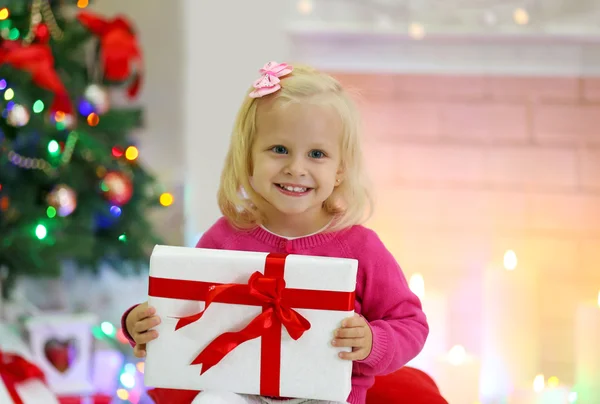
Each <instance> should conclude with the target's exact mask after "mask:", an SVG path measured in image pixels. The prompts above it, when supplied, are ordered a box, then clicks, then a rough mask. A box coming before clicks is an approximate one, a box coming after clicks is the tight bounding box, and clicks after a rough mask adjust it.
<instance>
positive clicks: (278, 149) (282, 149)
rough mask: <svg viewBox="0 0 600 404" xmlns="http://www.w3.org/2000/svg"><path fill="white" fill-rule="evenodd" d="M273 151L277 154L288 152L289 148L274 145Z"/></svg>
mask: <svg viewBox="0 0 600 404" xmlns="http://www.w3.org/2000/svg"><path fill="white" fill-rule="evenodd" d="M271 151H272V152H273V153H277V154H287V149H286V148H285V147H284V146H273V148H272V149H271Z"/></svg>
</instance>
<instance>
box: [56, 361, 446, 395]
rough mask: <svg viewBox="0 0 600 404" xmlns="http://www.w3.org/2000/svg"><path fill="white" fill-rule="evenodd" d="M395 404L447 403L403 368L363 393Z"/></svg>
mask: <svg viewBox="0 0 600 404" xmlns="http://www.w3.org/2000/svg"><path fill="white" fill-rule="evenodd" d="M148 393H149V395H150V397H152V399H153V400H154V402H155V403H156V404H190V403H191V402H192V401H193V400H194V398H195V397H196V395H197V394H198V392H197V391H186V390H170V389H154V390H150V391H149V392H148ZM396 403H398V404H407V403H410V404H448V401H446V400H445V399H444V398H443V397H442V395H441V394H440V391H439V389H438V387H437V385H436V384H435V382H434V381H433V379H432V378H431V377H429V376H428V375H427V374H425V373H423V372H422V371H420V370H418V369H413V368H410V367H403V368H402V369H400V370H398V371H397V372H395V373H392V374H390V375H387V376H379V377H376V378H375V385H374V386H373V387H372V388H371V389H370V390H369V391H368V392H367V404H396ZM61 404H63V403H61ZM65 404H66V403H65ZM69 404H70V403H69Z"/></svg>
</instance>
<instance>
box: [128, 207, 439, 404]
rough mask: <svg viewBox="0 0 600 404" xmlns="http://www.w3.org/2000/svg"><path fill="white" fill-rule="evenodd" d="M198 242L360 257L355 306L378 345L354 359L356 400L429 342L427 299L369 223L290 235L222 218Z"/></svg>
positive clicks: (207, 245) (354, 403) (353, 402)
mask: <svg viewBox="0 0 600 404" xmlns="http://www.w3.org/2000/svg"><path fill="white" fill-rule="evenodd" d="M197 247H199V248H213V249H223V250H238V251H261V252H275V253H276V252H286V253H290V254H302V255H313V256H326V257H340V258H354V259H357V260H358V263H359V264H358V278H357V282H356V302H355V311H356V312H357V313H358V314H360V315H362V316H363V317H364V318H366V319H367V321H368V322H369V325H370V327H371V330H372V331H373V348H372V350H371V353H370V355H369V356H368V357H367V358H366V359H364V360H363V361H358V362H354V364H353V371H352V392H351V393H350V396H349V397H348V401H349V403H350V404H364V403H365V401H366V395H367V389H369V388H370V387H371V386H372V385H373V383H374V379H375V376H378V375H384V374H388V373H392V372H394V371H396V370H398V369H399V368H401V367H402V366H404V365H405V364H406V363H407V362H408V361H410V360H411V359H412V358H414V357H415V356H416V355H417V354H418V353H419V352H420V351H421V349H422V348H423V345H424V344H425V339H426V338H427V335H428V333H429V327H428V325H427V321H426V318H425V314H424V313H423V311H422V309H421V302H420V301H419V299H418V297H417V296H415V295H414V294H413V293H412V292H411V290H410V289H409V288H408V284H407V282H406V278H405V277H404V275H403V273H402V270H401V269H400V267H399V265H398V263H397V262H396V260H395V259H394V257H393V256H392V254H391V253H390V252H389V251H388V250H387V249H386V248H385V246H384V245H383V243H382V242H381V240H380V239H379V237H378V236H377V234H376V233H375V232H374V231H372V230H370V229H367V228H365V227H363V226H353V227H351V228H349V229H346V230H342V231H339V232H325V233H318V234H315V235H312V236H307V237H301V238H297V239H292V240H288V239H286V238H282V237H279V236H276V235H274V234H272V233H269V232H268V231H266V230H264V229H262V228H260V227H257V228H255V229H253V230H251V231H239V230H236V229H234V228H233V227H232V226H231V225H230V224H229V223H228V222H227V220H226V219H225V218H221V219H219V220H218V221H217V222H216V223H215V224H214V225H213V226H212V227H211V228H210V229H209V230H208V231H206V233H204V235H203V236H202V238H201V239H200V241H199V242H198V244H197ZM128 312H129V310H128ZM128 312H127V313H125V315H124V316H123V322H124V320H125V317H126V315H127V314H128ZM123 325H124V324H123ZM123 329H124V330H126V328H125V327H123Z"/></svg>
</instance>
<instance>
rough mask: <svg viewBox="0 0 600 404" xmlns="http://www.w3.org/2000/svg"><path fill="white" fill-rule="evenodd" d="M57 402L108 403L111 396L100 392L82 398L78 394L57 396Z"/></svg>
mask: <svg viewBox="0 0 600 404" xmlns="http://www.w3.org/2000/svg"><path fill="white" fill-rule="evenodd" d="M86 400H87V401H86ZM58 402H59V403H60V404H83V403H86V404H88V403H89V404H110V403H111V402H112V397H110V396H105V395H102V394H96V395H95V396H93V397H89V398H88V397H86V398H83V397H80V396H69V397H58Z"/></svg>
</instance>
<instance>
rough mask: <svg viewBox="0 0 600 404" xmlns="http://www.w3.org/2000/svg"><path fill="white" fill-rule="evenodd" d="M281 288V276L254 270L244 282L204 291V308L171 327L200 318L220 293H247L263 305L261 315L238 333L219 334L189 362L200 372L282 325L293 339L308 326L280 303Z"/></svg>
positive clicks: (301, 318) (307, 323) (183, 325)
mask: <svg viewBox="0 0 600 404" xmlns="http://www.w3.org/2000/svg"><path fill="white" fill-rule="evenodd" d="M284 289H285V280H283V279H282V278H271V277H268V276H265V275H263V274H261V273H260V272H255V273H254V274H252V276H251V277H250V280H249V281H248V285H240V284H231V285H220V286H215V287H214V288H213V289H212V290H211V291H210V292H208V296H207V297H206V306H205V308H204V311H202V312H200V313H198V314H194V315H192V316H187V317H183V318H181V319H180V320H179V321H178V322H177V326H176V327H175V330H178V329H180V328H182V327H185V326H186V325H189V324H191V323H193V322H195V321H198V320H200V318H202V315H203V314H204V313H205V312H206V310H208V307H209V306H210V305H211V303H213V301H215V299H217V298H218V296H219V295H220V294H221V293H227V292H230V293H235V294H249V295H250V296H252V297H254V298H256V300H257V301H258V302H260V303H262V305H263V312H262V314H260V315H258V316H257V317H256V318H254V320H252V321H251V322H250V324H248V325H247V326H246V328H244V329H243V330H241V331H238V332H227V333H225V334H221V335H220V336H218V337H217V338H216V339H215V340H214V341H212V342H211V343H210V344H209V345H208V346H207V347H206V348H205V349H204V350H203V351H202V352H200V354H199V355H198V356H197V357H196V358H195V359H194V360H193V361H192V363H191V364H192V365H202V370H201V371H200V374H201V375H202V374H204V373H205V372H206V371H207V370H209V369H210V368H212V367H213V366H215V365H216V364H217V363H219V362H220V361H221V360H222V359H223V358H224V357H225V356H227V354H228V353H229V352H231V351H233V350H234V349H235V348H237V347H238V346H239V345H240V344H242V343H244V342H246V341H250V340H252V339H255V338H258V337H262V336H264V335H265V334H266V333H268V332H269V330H270V329H271V328H277V327H279V328H281V325H283V326H284V327H285V328H286V330H287V331H288V333H289V334H290V336H291V337H292V338H293V339H294V340H298V339H299V338H300V337H301V336H302V334H304V332H305V331H307V330H309V329H310V322H309V321H308V320H307V319H306V318H304V317H302V315H301V314H300V313H298V312H297V311H296V310H294V309H292V308H291V307H289V306H287V305H284V304H282V301H281V297H282V293H281V292H282V291H283V290H284Z"/></svg>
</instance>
